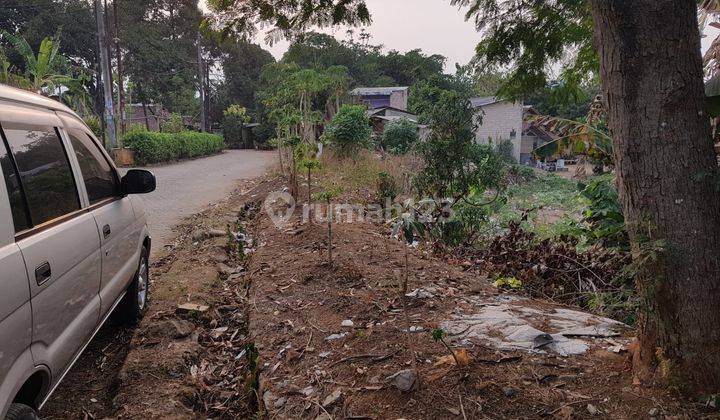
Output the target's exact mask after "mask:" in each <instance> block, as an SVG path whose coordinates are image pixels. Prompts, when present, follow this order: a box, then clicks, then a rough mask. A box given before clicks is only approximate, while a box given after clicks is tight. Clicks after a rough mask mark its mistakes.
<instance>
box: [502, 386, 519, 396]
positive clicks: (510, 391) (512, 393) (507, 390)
mask: <svg viewBox="0 0 720 420" xmlns="http://www.w3.org/2000/svg"><path fill="white" fill-rule="evenodd" d="M502 392H503V394H504V395H505V396H506V397H508V398H510V397H514V396H515V395H517V391H516V390H515V389H514V388H510V387H509V386H504V387H503V389H502Z"/></svg>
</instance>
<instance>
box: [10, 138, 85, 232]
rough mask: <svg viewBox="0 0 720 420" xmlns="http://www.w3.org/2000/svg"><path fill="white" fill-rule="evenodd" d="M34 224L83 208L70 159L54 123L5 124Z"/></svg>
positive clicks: (31, 220)
mask: <svg viewBox="0 0 720 420" xmlns="http://www.w3.org/2000/svg"><path fill="white" fill-rule="evenodd" d="M3 132H4V133H5V138H6V139H7V142H8V145H9V146H10V152H11V153H12V155H13V157H14V159H15V163H16V165H17V169H18V171H19V173H20V182H21V183H22V188H23V190H24V192H25V197H26V199H27V204H28V208H29V210H30V222H31V224H32V225H33V226H37V225H39V224H41V223H44V222H47V221H49V220H52V219H55V218H57V217H60V216H63V215H65V214H68V213H71V212H73V211H75V210H78V209H80V200H79V198H78V193H77V188H76V186H75V179H74V178H73V174H72V170H71V169H70V162H69V161H68V157H67V154H66V152H65V148H64V147H63V144H62V141H61V140H60V136H59V134H58V132H57V130H56V129H55V128H54V127H35V126H33V127H29V126H21V125H14V124H3Z"/></svg>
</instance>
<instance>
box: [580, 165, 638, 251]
mask: <svg viewBox="0 0 720 420" xmlns="http://www.w3.org/2000/svg"><path fill="white" fill-rule="evenodd" d="M578 188H579V189H580V195H581V196H582V197H583V198H584V199H585V200H586V201H587V204H588V208H587V209H586V210H585V211H584V212H583V221H584V222H585V223H586V225H587V228H588V233H589V236H590V239H591V240H595V241H598V242H600V243H601V244H602V245H605V246H621V247H627V246H628V244H629V240H628V237H627V233H626V231H625V217H624V216H623V213H622V207H621V206H620V200H619V198H618V192H617V190H616V189H615V185H614V182H613V176H612V175H610V174H608V175H603V176H599V177H597V178H594V179H593V180H591V181H590V182H588V183H587V184H583V183H580V184H578Z"/></svg>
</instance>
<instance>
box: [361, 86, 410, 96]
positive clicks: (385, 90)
mask: <svg viewBox="0 0 720 420" xmlns="http://www.w3.org/2000/svg"><path fill="white" fill-rule="evenodd" d="M402 90H408V87H407V86H390V87H359V88H355V89H353V90H351V91H350V94H351V95H353V96H366V95H392V93H393V92H398V91H402Z"/></svg>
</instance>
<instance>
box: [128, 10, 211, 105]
mask: <svg viewBox="0 0 720 420" xmlns="http://www.w3.org/2000/svg"><path fill="white" fill-rule="evenodd" d="M118 9H119V20H120V38H121V39H122V41H123V42H122V46H123V49H124V50H125V62H124V65H125V73H126V74H127V75H128V76H129V77H130V79H131V80H132V81H133V86H134V89H135V90H134V91H133V92H132V97H133V98H137V99H138V100H139V101H140V102H148V103H149V102H154V103H159V104H162V105H163V106H164V107H165V108H167V109H168V110H169V111H171V112H177V113H180V114H182V115H198V113H199V103H198V100H197V91H198V87H199V86H198V83H197V77H198V68H197V49H196V38H197V32H198V28H199V25H200V21H201V19H202V13H201V12H200V10H199V9H198V6H197V2H196V1H193V0H155V1H152V2H147V1H144V0H123V1H121V2H119V3H118Z"/></svg>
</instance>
